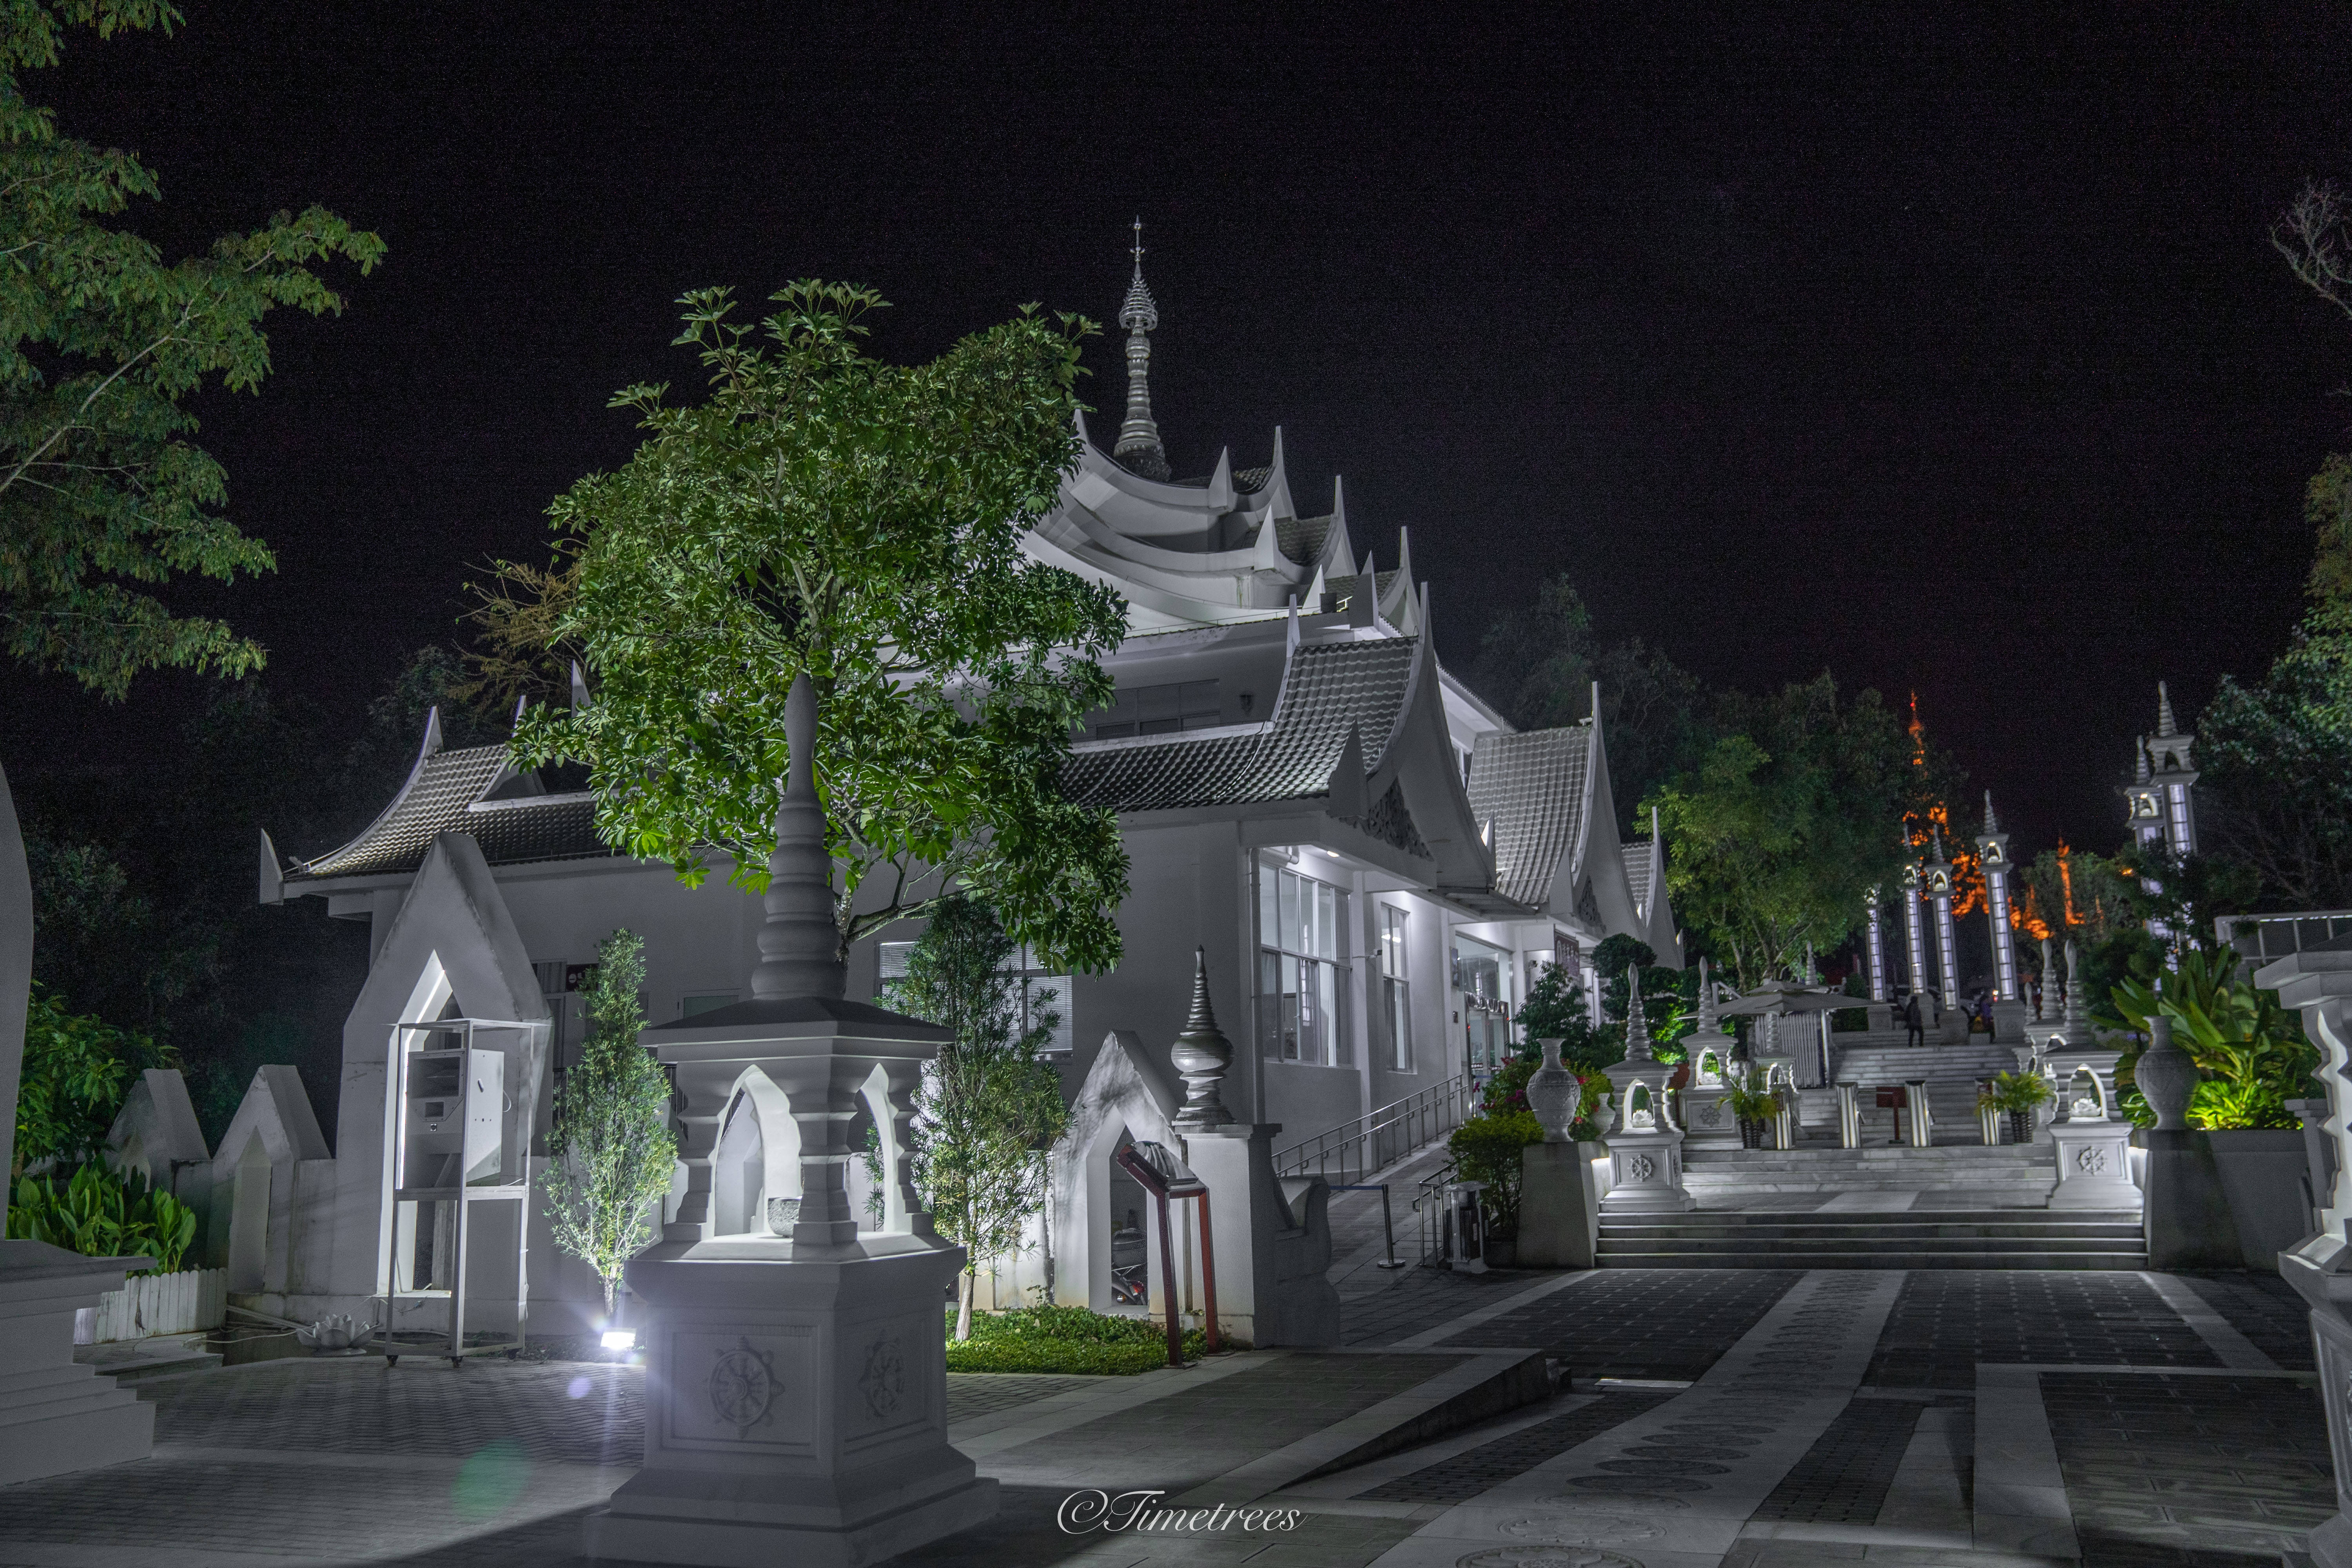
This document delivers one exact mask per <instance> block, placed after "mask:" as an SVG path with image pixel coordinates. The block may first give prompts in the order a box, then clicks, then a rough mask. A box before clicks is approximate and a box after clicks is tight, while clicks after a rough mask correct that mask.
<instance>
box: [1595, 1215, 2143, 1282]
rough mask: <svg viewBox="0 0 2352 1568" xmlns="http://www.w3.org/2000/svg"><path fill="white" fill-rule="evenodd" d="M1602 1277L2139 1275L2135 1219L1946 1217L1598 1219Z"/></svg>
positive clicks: (2140, 1262)
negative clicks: (1709, 1273)
mask: <svg viewBox="0 0 2352 1568" xmlns="http://www.w3.org/2000/svg"><path fill="white" fill-rule="evenodd" d="M1598 1262H1599V1264H1600V1267H1601V1268H2032V1269H2055V1268H2101V1269H2140V1268H2147V1247H2146V1246H2145V1244H2144V1242H2143V1240H2142V1238H2141V1235H2140V1216H2139V1215H2137V1214H2110V1213H2105V1212H2095V1211H2091V1210H2081V1209H2058V1210H2051V1209H2030V1208H2029V1209H2013V1208H1993V1209H1946V1210H1937V1211H1921V1210H1916V1209H1907V1210H1903V1211H1899V1212H1881V1213H1877V1214H1872V1213H1868V1212H1866V1211H1859V1210H1855V1211H1847V1212H1843V1213H1827V1214H1824V1213H1818V1212H1817V1213H1811V1214H1788V1213H1779V1214H1774V1213H1759V1212H1755V1211H1752V1210H1750V1211H1740V1210H1717V1211H1713V1212H1710V1211H1708V1210H1706V1209H1700V1210H1697V1211H1696V1212H1693V1213H1690V1214H1681V1215H1622V1216H1616V1217H1612V1215H1610V1213H1609V1211H1608V1210H1607V1209H1606V1208H1605V1207H1604V1208H1603V1209H1602V1210H1601V1247H1600V1257H1599V1258H1598Z"/></svg>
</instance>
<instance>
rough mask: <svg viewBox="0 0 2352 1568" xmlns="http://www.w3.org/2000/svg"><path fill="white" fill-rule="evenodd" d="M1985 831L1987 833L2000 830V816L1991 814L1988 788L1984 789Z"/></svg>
mask: <svg viewBox="0 0 2352 1568" xmlns="http://www.w3.org/2000/svg"><path fill="white" fill-rule="evenodd" d="M1985 831H1986V832H1987V833H1999V832H2000V818H1999V817H1998V816H1994V815H1993V814H1992V791H1990V790H1987V791H1985Z"/></svg>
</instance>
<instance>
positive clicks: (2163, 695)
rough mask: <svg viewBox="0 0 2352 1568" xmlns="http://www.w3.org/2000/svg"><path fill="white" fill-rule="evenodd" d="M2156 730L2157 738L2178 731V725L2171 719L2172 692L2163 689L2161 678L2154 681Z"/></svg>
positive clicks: (2175, 733)
mask: <svg viewBox="0 0 2352 1568" xmlns="http://www.w3.org/2000/svg"><path fill="white" fill-rule="evenodd" d="M2156 732H2157V734H2158V737H2159V738H2161V737H2164V736H2168V735H2178V734H2179V733H2180V727H2179V725H2178V724H2176V723H2174V722H2173V720H2172V693H2170V692H2169V691H2167V690H2166V689H2164V682H2162V681H2161V680H2159V681H2158V682H2157V683H2156Z"/></svg>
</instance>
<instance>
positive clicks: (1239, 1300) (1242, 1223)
mask: <svg viewBox="0 0 2352 1568" xmlns="http://www.w3.org/2000/svg"><path fill="white" fill-rule="evenodd" d="M1281 1130H1282V1129H1281V1126H1280V1124H1279V1123H1267V1124H1265V1125H1264V1126H1255V1127H1253V1126H1247V1125H1244V1124H1242V1123H1231V1124H1228V1125H1225V1126H1222V1127H1215V1128H1208V1129H1203V1130H1202V1131H1194V1132H1191V1133H1188V1134H1187V1135H1186V1136H1185V1139H1184V1162H1185V1163H1186V1164H1188V1165H1190V1166H1192V1172H1193V1173H1194V1174H1195V1175H1197V1176H1199V1177H1200V1178H1201V1180H1202V1183H1203V1184H1205V1185H1206V1186H1207V1187H1208V1189H1209V1238H1210V1245H1211V1247H1213V1249H1214V1253H1215V1258H1216V1267H1217V1321H1218V1325H1219V1327H1220V1328H1222V1329H1223V1331H1224V1332H1225V1333H1227V1334H1229V1335H1231V1336H1233V1337H1234V1339H1237V1340H1239V1341H1241V1342H1243V1343H1244V1344H1247V1345H1252V1346H1255V1347H1257V1348H1259V1349H1265V1348H1266V1347H1268V1346H1272V1345H1336V1344H1338V1343H1339V1342H1340V1340H1339V1291H1338V1290H1337V1289H1334V1288H1333V1286H1332V1284H1331V1281H1330V1279H1329V1278H1328V1273H1329V1270H1330V1268H1331V1224H1330V1219H1329V1216H1328V1204H1329V1202H1330V1193H1331V1189H1330V1187H1329V1186H1328V1184H1326V1183H1325V1182H1324V1180H1323V1178H1322V1177H1320V1176H1307V1177H1290V1178H1277V1177H1276V1175H1275V1173H1274V1135H1275V1134H1276V1132H1278V1131H1281ZM1538 1147H1541V1145H1538Z"/></svg>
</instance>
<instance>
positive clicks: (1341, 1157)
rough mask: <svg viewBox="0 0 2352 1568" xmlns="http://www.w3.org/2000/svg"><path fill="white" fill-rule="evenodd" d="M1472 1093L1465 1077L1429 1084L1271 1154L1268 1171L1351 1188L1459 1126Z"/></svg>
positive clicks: (1466, 1113) (1471, 1086)
mask: <svg viewBox="0 0 2352 1568" xmlns="http://www.w3.org/2000/svg"><path fill="white" fill-rule="evenodd" d="M1474 1094H1475V1088H1474V1086H1473V1085H1472V1084H1471V1082H1470V1079H1468V1078H1466V1077H1464V1078H1453V1079H1446V1080H1445V1081H1444V1083H1439V1084H1432V1085H1431V1086H1430V1087H1429V1088H1427V1089H1423V1090H1422V1091H1421V1092H1420V1093H1418V1094H1414V1095H1410V1096H1407V1097H1406V1098H1405V1099H1403V1100H1397V1101H1395V1102H1393V1103H1391V1104H1389V1105H1383V1106H1381V1108H1380V1109H1379V1110H1375V1111H1373V1112H1371V1113H1370V1115H1368V1116H1359V1117H1358V1118H1356V1120H1354V1121H1345V1122H1342V1123H1340V1124H1339V1126H1337V1127H1334V1128H1332V1129H1331V1130H1330V1131H1328V1132H1320V1133H1318V1134H1317V1135H1316V1136H1314V1137H1312V1138H1309V1139H1307V1141H1306V1142H1303V1143H1294V1144H1292V1145H1291V1146H1290V1147H1289V1148H1287V1149H1277V1150H1276V1151H1275V1154H1274V1173H1275V1174H1276V1175H1277V1176H1320V1177H1322V1178H1323V1179H1324V1180H1325V1181H1327V1182H1328V1183H1330V1184H1331V1185H1333V1186H1335V1187H1343V1186H1349V1185H1353V1184H1357V1183H1360V1182H1361V1181H1363V1180H1364V1179H1365V1178H1366V1177H1368V1176H1370V1174H1371V1173H1373V1172H1374V1171H1382V1170H1386V1169H1387V1168H1388V1167H1389V1166H1391V1165H1392V1164H1394V1163H1396V1162H1397V1161H1399V1160H1401V1159H1402V1158H1404V1156H1405V1155H1407V1154H1410V1153H1411V1152H1413V1151H1414V1150H1415V1149H1419V1148H1421V1147H1423V1145H1425V1144H1429V1143H1433V1142H1436V1141H1437V1140H1438V1139H1440V1138H1443V1137H1444V1136H1445V1134H1447V1133H1448V1132H1451V1131H1454V1129H1455V1128H1456V1127H1459V1126H1461V1125H1462V1119H1463V1118H1464V1117H1465V1116H1467V1115H1468V1114H1469V1111H1470V1105H1471V1098H1472V1096H1473V1095H1474Z"/></svg>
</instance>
